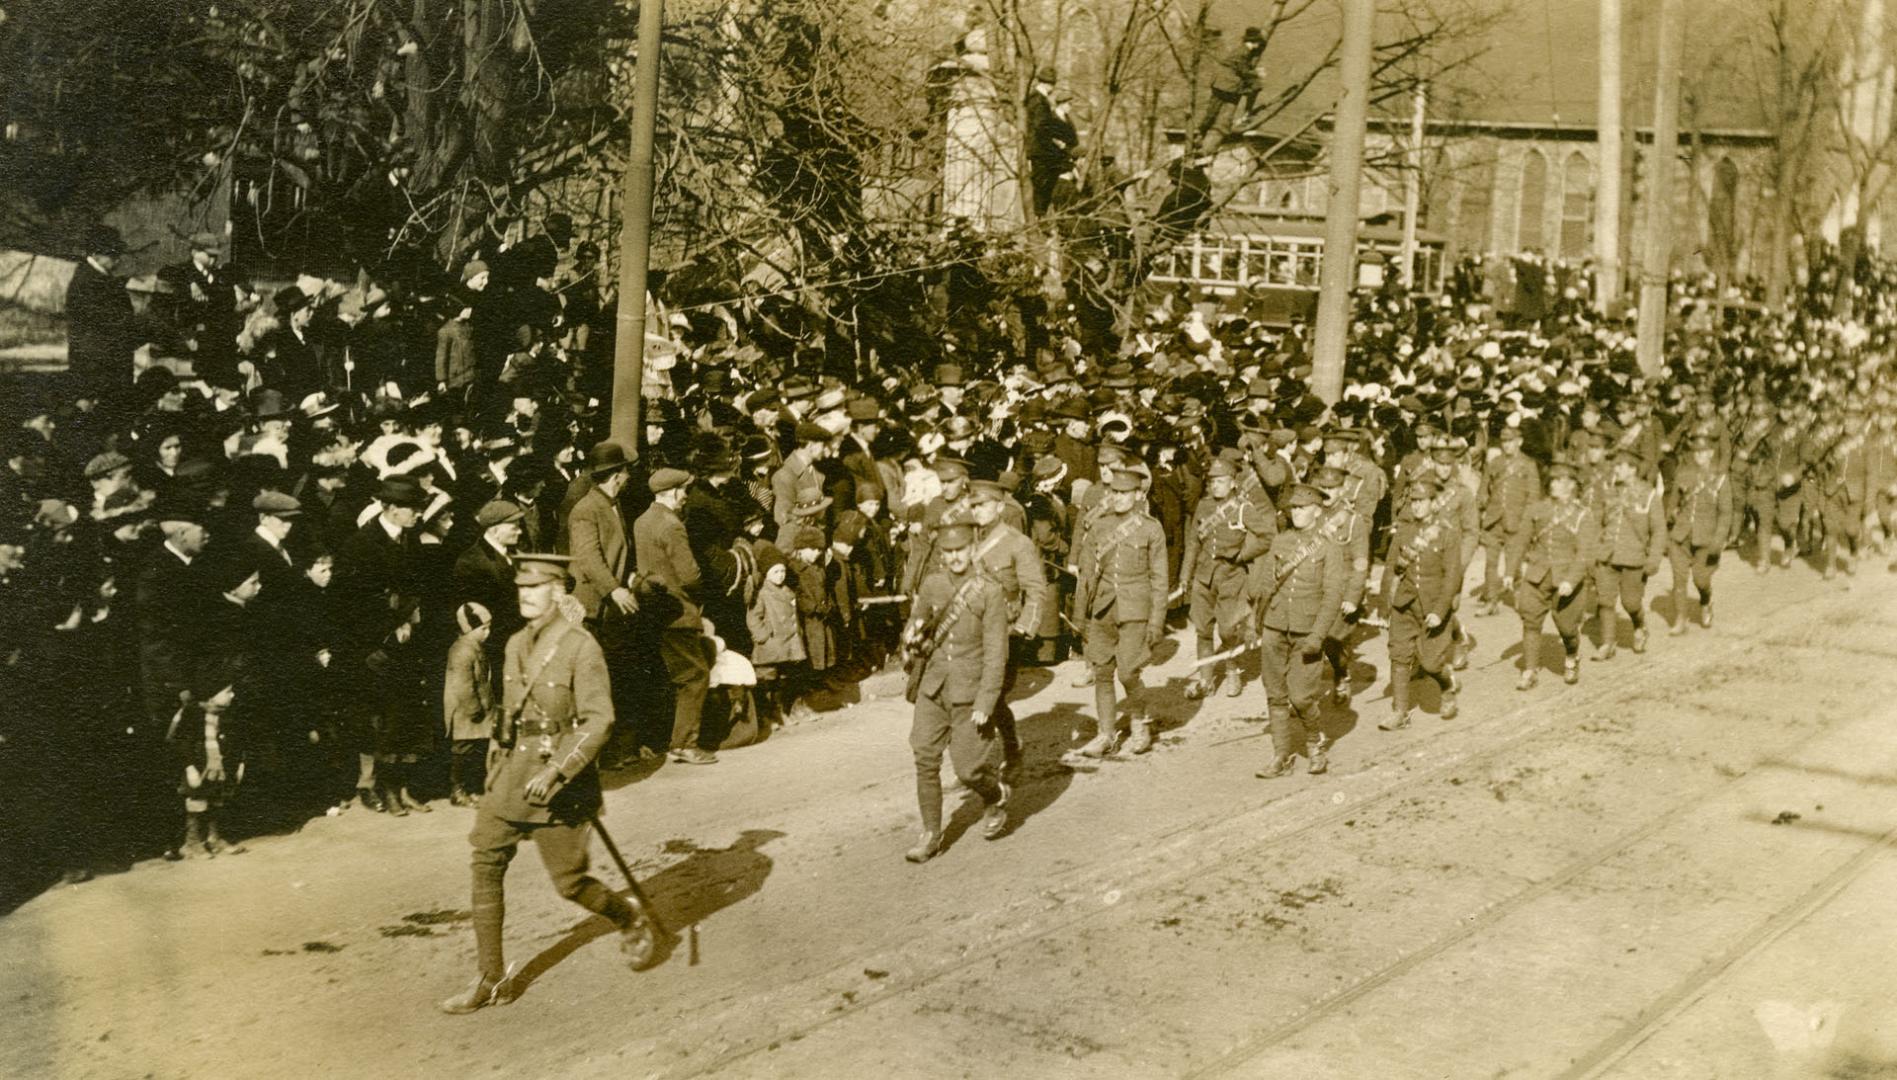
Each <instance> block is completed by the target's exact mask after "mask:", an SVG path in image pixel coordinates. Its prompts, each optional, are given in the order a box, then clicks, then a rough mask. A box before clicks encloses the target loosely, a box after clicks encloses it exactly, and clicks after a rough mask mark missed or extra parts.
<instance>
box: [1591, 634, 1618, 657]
mask: <svg viewBox="0 0 1897 1080" xmlns="http://www.w3.org/2000/svg"><path fill="white" fill-rule="evenodd" d="M1619 652H1620V646H1619V645H1617V644H1616V643H1615V642H1614V639H1612V638H1608V639H1607V640H1606V641H1603V642H1601V643H1600V644H1599V645H1596V646H1594V659H1596V660H1612V659H1613V658H1614V657H1615V655H1616V654H1618V653H1619Z"/></svg>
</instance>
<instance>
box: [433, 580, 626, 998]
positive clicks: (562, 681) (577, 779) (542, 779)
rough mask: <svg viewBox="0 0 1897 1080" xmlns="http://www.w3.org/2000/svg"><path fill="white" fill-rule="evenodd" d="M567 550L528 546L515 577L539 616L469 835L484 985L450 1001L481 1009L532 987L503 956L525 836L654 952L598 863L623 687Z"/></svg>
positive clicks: (563, 883)
mask: <svg viewBox="0 0 1897 1080" xmlns="http://www.w3.org/2000/svg"><path fill="white" fill-rule="evenodd" d="M571 561H572V560H571V559H570V558H568V557H567V556H564V555H521V556H519V557H518V559H517V561H516V563H515V569H514V585H515V589H516V592H517V594H518V597H519V603H520V614H521V617H522V618H524V619H525V620H527V625H525V626H524V627H522V628H521V629H520V630H519V631H517V632H516V633H515V634H514V636H513V637H512V638H510V639H508V642H507V652H506V659H505V675H504V677H503V680H502V685H503V693H504V695H505V696H504V699H503V708H502V714H501V719H500V722H499V725H498V730H497V731H496V732H495V738H494V746H493V748H492V749H491V750H490V751H489V753H488V769H487V791H486V794H485V795H484V796H483V797H482V798H481V802H480V804H479V806H477V807H476V809H475V814H474V830H473V831H472V832H471V833H469V834H468V842H469V843H470V844H471V845H473V848H474V857H473V867H474V888H473V893H474V941H475V949H476V954H477V957H478V962H479V964H480V973H479V975H477V976H476V978H475V980H474V985H472V986H470V987H468V989H467V990H466V991H464V992H462V993H460V994H457V995H455V996H454V997H451V998H449V999H448V1000H446V1001H444V1002H442V1003H441V1009H442V1011H443V1012H448V1013H470V1012H473V1011H475V1010H476V1009H480V1008H484V1007H486V1006H488V1005H505V1004H507V1003H508V1002H510V1001H512V1000H514V998H515V997H517V996H518V995H519V993H520V988H519V987H518V986H516V985H514V982H513V978H512V975H513V969H512V968H510V967H508V966H507V965H506V964H505V963H504V961H503V952H502V936H501V929H502V919H503V915H504V913H505V911H506V900H505V893H504V887H503V881H504V879H505V877H506V874H507V864H508V863H510V862H512V861H513V859H514V853H515V852H516V851H517V850H518V849H519V847H520V843H521V841H523V840H532V841H533V842H534V846H536V847H538V848H539V849H540V861H541V862H542V863H544V864H545V865H546V867H547V876H548V877H550V878H552V879H553V885H554V888H556V889H558V890H559V892H560V895H561V896H563V897H565V898H567V899H568V900H571V901H573V902H574V903H576V904H578V905H579V906H581V907H583V908H585V909H586V910H588V911H590V912H593V913H594V914H596V915H602V916H604V917H605V918H607V919H609V920H611V922H612V923H613V925H614V926H617V927H618V928H619V931H620V935H621V937H620V948H621V949H622V950H623V951H624V952H625V953H626V955H627V957H628V959H629V961H630V963H631V965H632V966H633V968H635V969H638V968H642V967H644V966H645V965H647V964H648V963H650V962H651V960H652V958H653V956H654V955H655V954H656V951H657V947H658V937H657V934H656V933H655V931H654V928H653V927H652V926H651V925H650V924H649V923H648V922H647V921H646V920H645V919H644V918H643V917H641V916H640V915H639V913H638V911H637V909H635V908H634V907H633V906H632V905H631V904H629V903H627V902H626V901H625V900H624V899H622V898H620V897H619V896H618V895H617V894H615V893H614V892H613V891H612V890H610V889H608V888H607V887H606V886H605V885H603V884H601V883H600V882H599V881H598V880H596V879H595V878H593V877H592V876H591V875H590V874H588V873H587V853H586V844H587V831H586V830H587V825H588V823H589V822H591V821H592V820H593V818H594V817H595V816H596V815H597V814H598V813H599V808H600V789H599V773H598V771H597V770H596V769H595V768H594V764H593V763H594V760H595V759H596V758H597V757H598V756H599V752H600V750H601V748H603V747H604V746H605V745H606V739H607V736H608V735H609V734H610V733H611V730H612V725H613V700H612V689H611V687H610V685H609V683H608V677H607V674H606V659H605V656H604V655H603V654H602V653H601V652H600V648H599V643H598V642H597V641H595V640H594V639H593V635H592V634H591V633H589V632H588V631H587V630H586V628H585V627H584V626H582V625H581V618H582V612H581V611H580V609H579V606H578V605H577V604H576V603H572V602H570V601H569V600H568V597H567V565H568V564H569V563H570V562H571Z"/></svg>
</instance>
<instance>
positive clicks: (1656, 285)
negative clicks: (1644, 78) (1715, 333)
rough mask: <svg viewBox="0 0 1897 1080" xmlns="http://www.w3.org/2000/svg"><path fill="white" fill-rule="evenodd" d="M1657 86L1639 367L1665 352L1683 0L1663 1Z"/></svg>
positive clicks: (1653, 365)
mask: <svg viewBox="0 0 1897 1080" xmlns="http://www.w3.org/2000/svg"><path fill="white" fill-rule="evenodd" d="M1656 82H1657V85H1656V86H1655V87H1654V91H1653V150H1652V155H1653V157H1652V162H1651V167H1650V168H1648V169H1647V192H1646V198H1647V234H1646V237H1645V243H1646V248H1645V250H1644V251H1643V252H1642V255H1643V256H1644V257H1643V258H1642V259H1641V270H1640V338H1639V342H1638V348H1637V351H1636V355H1637V356H1638V358H1639V360H1640V370H1641V371H1642V372H1643V373H1645V374H1647V375H1652V374H1654V373H1655V372H1657V371H1659V370H1660V364H1661V362H1662V361H1663V360H1665V358H1666V357H1665V351H1666V291H1667V290H1666V279H1667V272H1668V271H1669V270H1670V269H1671V267H1672V264H1673V165H1674V160H1675V159H1676V158H1678V157H1679V149H1680V0H1660V70H1659V74H1658V75H1657V76H1656Z"/></svg>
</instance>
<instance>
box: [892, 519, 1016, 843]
mask: <svg viewBox="0 0 1897 1080" xmlns="http://www.w3.org/2000/svg"><path fill="white" fill-rule="evenodd" d="M974 542H975V533H974V529H973V528H972V527H971V526H969V525H966V524H949V525H944V526H940V527H939V528H938V529H937V535H936V537H935V545H934V546H935V549H936V552H937V553H938V554H939V555H940V556H941V560H942V562H941V566H940V568H939V569H936V570H934V571H931V572H930V573H929V574H928V576H926V577H925V578H924V579H923V581H922V585H921V588H920V590H919V591H918V592H917V594H916V597H915V604H914V608H913V612H912V614H911V616H910V619H909V625H908V627H907V628H906V629H904V631H903V649H904V651H905V652H906V653H907V654H908V656H909V663H910V664H911V672H910V677H911V683H910V686H911V689H912V697H913V700H914V701H915V706H916V714H915V723H914V726H913V727H911V728H910V731H909V748H910V749H911V750H912V751H913V752H914V753H915V760H916V801H917V803H918V806H919V808H920V810H921V813H922V838H921V840H920V841H919V842H918V843H917V844H916V846H915V847H913V848H910V849H909V851H908V852H907V853H906V854H905V855H904V856H903V857H904V858H906V859H908V860H909V861H910V862H914V863H920V862H927V861H929V860H930V859H932V858H934V857H935V856H936V855H938V854H940V853H941V851H942V755H943V752H944V751H946V752H947V753H948V758H949V763H950V765H952V766H953V767H954V769H955V775H956V776H957V777H959V778H960V779H961V782H962V785H963V786H964V787H966V788H968V789H969V790H970V791H973V792H974V793H975V794H977V795H979V796H981V800H982V802H983V803H984V804H986V807H987V809H986V810H985V811H984V813H983V815H982V836H984V837H986V838H987V839H989V840H993V839H995V838H996V837H999V836H1000V835H1001V834H1002V833H1004V832H1006V831H1007V829H1008V809H1007V804H1008V785H1007V783H1006V782H1005V781H1003V780H1001V779H1000V777H999V776H997V775H996V772H995V752H994V751H995V742H996V739H995V727H996V724H995V722H994V716H995V709H996V706H997V705H998V704H999V703H1000V702H1001V699H1002V691H1001V687H1002V683H1003V680H1004V677H1005V674H1006V669H1007V663H1008V602H1007V598H1006V597H1005V596H1004V595H1003V594H1002V590H1001V586H1000V585H998V584H996V583H995V582H994V581H993V580H992V579H991V578H989V577H987V576H985V575H983V574H980V573H977V572H975V571H974V568H973V562H974Z"/></svg>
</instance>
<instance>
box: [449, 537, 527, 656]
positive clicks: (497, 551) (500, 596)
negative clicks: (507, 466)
mask: <svg viewBox="0 0 1897 1080" xmlns="http://www.w3.org/2000/svg"><path fill="white" fill-rule="evenodd" d="M526 519H527V512H526V511H525V510H524V509H522V508H521V506H520V505H519V504H518V503H513V502H509V501H507V500H505V499H492V500H490V501H489V502H488V503H487V504H486V505H484V506H482V507H481V508H480V509H479V510H477V511H475V512H474V527H475V528H476V529H478V530H480V536H479V537H478V538H477V539H476V540H475V541H474V543H472V544H469V545H468V548H467V550H466V551H463V552H462V553H461V554H460V555H459V556H457V557H456V558H455V563H454V584H455V590H454V594H455V606H456V607H457V608H458V607H460V606H461V605H462V604H468V603H474V604H479V605H481V607H482V608H484V609H485V610H486V611H487V612H488V617H489V619H490V620H491V622H490V626H491V627H492V629H490V630H489V631H488V636H487V648H486V652H487V654H488V659H489V661H490V663H489V667H488V670H489V671H492V672H499V671H500V669H501V660H502V655H501V654H502V650H504V649H505V648H506V647H507V639H508V638H511V637H513V636H514V631H516V630H518V629H520V614H519V608H520V606H519V605H518V604H516V603H515V602H514V549H515V548H516V547H518V546H519V545H520V539H521V531H522V529H523V526H524V523H525V522H526ZM498 677H499V676H498V675H496V678H498Z"/></svg>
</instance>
